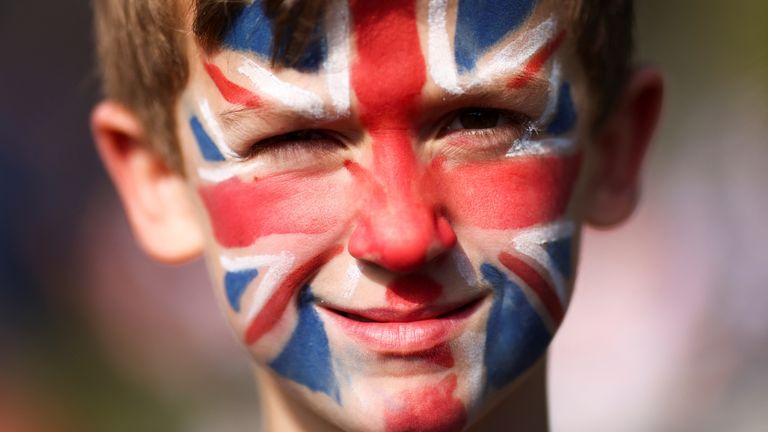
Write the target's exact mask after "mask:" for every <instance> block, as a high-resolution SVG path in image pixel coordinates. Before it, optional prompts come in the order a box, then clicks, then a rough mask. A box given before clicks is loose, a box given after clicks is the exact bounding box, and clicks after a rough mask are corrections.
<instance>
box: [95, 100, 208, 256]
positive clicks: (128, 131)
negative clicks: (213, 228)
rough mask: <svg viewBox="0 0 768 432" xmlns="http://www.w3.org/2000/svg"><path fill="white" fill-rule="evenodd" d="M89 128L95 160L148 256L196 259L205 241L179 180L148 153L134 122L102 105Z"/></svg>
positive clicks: (106, 103)
mask: <svg viewBox="0 0 768 432" xmlns="http://www.w3.org/2000/svg"><path fill="white" fill-rule="evenodd" d="M91 127H92V131H93V136H94V139H95V141H96V146H97V148H98V151H99V155H100V156H101V159H102V161H103V162H104V165H105V167H106V169H107V172H108V173H109V175H110V177H111V178H112V181H113V182H114V184H115V186H116V188H117V191H118V193H119V195H120V198H121V200H122V202H123V206H124V207H125V211H126V214H127V215H128V219H129V221H130V223H131V227H132V228H133V232H134V234H135V235H136V237H137V239H138V241H139V243H140V244H141V246H142V248H143V249H144V250H145V251H146V252H147V254H149V255H150V256H152V257H153V258H155V259H157V260H159V261H162V262H166V263H179V262H184V261H187V260H189V259H192V258H195V257H197V256H198V255H200V253H201V252H202V250H203V243H204V237H203V233H202V229H201V226H200V222H199V221H198V218H197V217H196V215H195V211H194V206H193V204H192V202H191V198H190V196H189V193H188V191H187V187H186V183H185V180H184V177H183V176H182V175H181V174H180V173H177V172H175V171H172V170H171V169H169V168H168V166H167V164H166V163H165V161H164V160H163V158H162V157H161V156H160V155H158V154H157V153H156V152H155V151H153V150H152V149H151V148H150V146H149V145H148V141H147V136H146V134H145V131H144V128H143V126H142V125H141V123H140V122H139V120H138V118H137V117H136V116H135V115H134V114H133V113H132V112H130V111H129V110H127V109H125V108H124V107H123V106H121V105H120V104H118V103H115V102H112V101H104V102H101V103H100V104H99V105H98V106H97V107H96V108H95V109H94V111H93V114H92V116H91Z"/></svg>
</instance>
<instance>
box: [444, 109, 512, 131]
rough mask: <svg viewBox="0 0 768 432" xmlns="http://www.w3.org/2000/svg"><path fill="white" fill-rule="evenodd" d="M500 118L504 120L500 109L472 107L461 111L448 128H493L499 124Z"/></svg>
mask: <svg viewBox="0 0 768 432" xmlns="http://www.w3.org/2000/svg"><path fill="white" fill-rule="evenodd" d="M499 120H502V118H501V113H500V112H499V110H495V109H487V108H470V109H465V110H462V111H460V112H459V113H458V114H457V115H456V116H455V117H454V119H453V121H452V122H451V123H450V124H449V125H448V126H447V129H448V130H459V129H491V128H494V127H496V126H497V125H498V124H499Z"/></svg>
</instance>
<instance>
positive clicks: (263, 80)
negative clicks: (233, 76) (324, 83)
mask: <svg viewBox="0 0 768 432" xmlns="http://www.w3.org/2000/svg"><path fill="white" fill-rule="evenodd" d="M237 71H238V72H240V73H241V74H242V75H243V76H245V77H246V78H248V79H249V80H250V81H251V83H252V84H253V86H254V87H255V88H257V89H259V91H260V92H262V93H264V94H266V95H268V96H270V97H271V98H273V99H275V100H277V101H278V102H280V103H282V104H283V105H285V106H288V107H290V108H291V109H293V110H295V111H297V112H299V113H301V114H303V115H305V116H307V117H311V118H316V119H319V118H322V117H324V116H325V109H324V108H323V105H324V104H323V100H322V99H321V98H320V96H318V95H317V94H315V93H313V92H310V91H307V90H304V89H302V88H299V87H297V86H295V85H293V84H290V83H287V82H285V81H283V80H281V79H280V78H278V77H277V76H276V75H275V74H273V73H272V72H270V71H268V70H267V69H265V68H263V67H261V66H259V65H258V64H256V62H254V61H253V60H250V59H244V60H243V63H242V65H240V67H239V68H237Z"/></svg>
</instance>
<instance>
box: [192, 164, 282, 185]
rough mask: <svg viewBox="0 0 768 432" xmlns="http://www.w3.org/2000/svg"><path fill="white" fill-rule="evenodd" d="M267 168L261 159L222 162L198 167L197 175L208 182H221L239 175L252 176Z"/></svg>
mask: <svg viewBox="0 0 768 432" xmlns="http://www.w3.org/2000/svg"><path fill="white" fill-rule="evenodd" d="M266 168H268V166H267V164H266V163H265V162H264V161H263V160H258V159H256V160H252V161H248V162H224V163H220V164H219V165H216V166H215V167H200V168H198V169H197V175H198V176H199V177H200V178H201V179H202V180H205V181H207V182H209V183H221V182H224V181H227V180H229V179H231V178H234V177H238V176H241V175H249V176H253V175H254V174H255V173H256V172H258V171H259V170H262V169H266Z"/></svg>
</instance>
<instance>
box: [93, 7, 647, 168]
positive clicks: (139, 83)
mask: <svg viewBox="0 0 768 432" xmlns="http://www.w3.org/2000/svg"><path fill="white" fill-rule="evenodd" d="M189 1H191V2H192V3H191V4H188V6H187V7H189V6H191V7H192V10H191V12H192V31H193V33H194V35H195V37H196V38H197V41H198V43H199V44H200V45H201V46H202V47H203V49H205V50H208V51H212V50H215V49H217V48H218V47H219V46H220V44H221V42H222V40H223V38H224V35H225V33H226V31H227V29H228V28H229V27H230V25H231V24H232V22H233V20H234V19H235V18H236V17H237V16H238V14H239V13H240V12H241V11H242V9H243V8H244V7H245V6H246V5H248V4H250V1H248V0H187V2H189ZM181 3H183V2H179V1H169V0H94V2H93V4H94V16H95V32H96V42H97V43H96V46H97V55H98V60H99V69H100V71H101V76H102V85H103V92H104V95H105V97H107V98H110V99H113V100H116V101H117V102H119V103H121V104H123V105H124V106H126V107H127V108H128V109H130V110H132V111H133V112H134V113H136V115H137V116H138V118H139V120H140V121H141V122H142V124H143V125H144V127H145V130H146V135H147V139H148V142H149V145H150V146H151V148H152V149H154V150H155V151H156V152H157V153H158V154H160V155H161V156H163V157H164V158H165V160H166V162H167V163H168V165H169V167H171V168H172V169H176V170H179V171H181V170H182V164H181V158H180V154H179V146H178V137H177V136H176V121H175V119H176V117H175V110H174V108H175V106H176V102H177V101H178V98H179V96H180V95H181V92H182V91H183V90H184V87H185V86H186V84H187V80H188V78H189V63H188V58H187V52H186V49H185V47H186V40H185V37H186V35H187V34H188V30H187V29H186V28H185V24H186V23H185V20H184V17H185V16H187V12H188V11H187V10H184V8H185V7H184V6H182V4H181ZM261 3H262V8H263V10H264V13H265V15H266V16H267V17H269V18H270V22H271V23H272V28H273V34H274V38H273V45H272V53H271V54H272V64H273V66H278V67H284V66H292V65H294V64H296V63H297V62H298V61H299V59H300V57H301V55H302V53H303V51H304V50H305V49H306V47H307V46H308V45H309V43H310V42H311V37H312V35H313V29H314V27H315V23H316V22H317V20H319V19H320V17H321V16H322V13H323V9H324V7H325V4H326V1H324V0H261ZM578 3H579V6H578V9H577V11H576V13H575V26H576V29H577V31H576V32H575V34H576V35H577V36H576V37H577V41H576V46H577V52H578V55H579V56H580V59H581V62H582V64H583V66H584V70H585V71H586V77H587V81H588V84H589V87H590V90H591V91H592V92H593V93H595V95H596V96H597V105H596V109H597V115H596V117H595V127H597V126H599V125H600V124H601V123H602V122H603V121H604V120H605V118H606V117H607V116H608V115H609V114H610V111H611V110H612V109H613V108H614V105H615V104H616V103H617V100H618V98H619V97H620V96H621V92H622V91H623V89H624V86H625V85H626V80H627V77H628V76H629V72H630V68H631V62H632V56H633V53H634V4H633V0H580V1H579V2H578Z"/></svg>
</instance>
